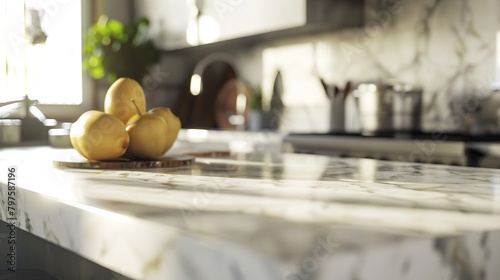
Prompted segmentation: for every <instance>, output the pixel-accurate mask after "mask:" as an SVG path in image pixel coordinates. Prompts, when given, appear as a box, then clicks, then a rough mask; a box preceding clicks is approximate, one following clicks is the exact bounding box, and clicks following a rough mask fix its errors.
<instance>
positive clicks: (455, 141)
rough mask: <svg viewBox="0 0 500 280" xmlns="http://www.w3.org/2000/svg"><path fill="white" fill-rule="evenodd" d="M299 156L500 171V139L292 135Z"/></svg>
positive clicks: (442, 135) (449, 135)
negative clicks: (368, 159) (320, 156)
mask: <svg viewBox="0 0 500 280" xmlns="http://www.w3.org/2000/svg"><path fill="white" fill-rule="evenodd" d="M283 141H284V142H285V143H288V144H291V145H292V147H293V150H294V151H295V152H297V153H313V154H327V155H332V156H340V157H356V158H372V159H380V160H391V161H406V162H419V163H433V164H449V165H462V166H472V167H488V168H500V135H492V134H484V135H471V134H461V133H448V132H446V133H444V132H379V133H375V134H371V135H368V134H361V133H292V134H289V135H287V136H285V137H284V139H283Z"/></svg>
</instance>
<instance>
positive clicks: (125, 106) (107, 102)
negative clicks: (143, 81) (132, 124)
mask: <svg viewBox="0 0 500 280" xmlns="http://www.w3.org/2000/svg"><path fill="white" fill-rule="evenodd" d="M132 99H134V100H135V102H136V104H137V107H138V108H139V112H140V113H141V114H143V113H145V112H146V97H145V95H144V91H143V89H142V87H141V85H140V84H139V83H138V82H137V81H135V80H134V79H130V78H119V79H118V80H116V81H115V82H114V83H113V84H112V85H111V86H110V87H109V89H108V91H107V92H106V96H105V98H104V112H106V113H108V114H110V115H113V116H115V117H117V118H118V119H120V120H121V121H122V122H123V123H124V124H126V123H127V121H128V120H129V119H130V118H131V117H132V116H133V115H135V114H137V110H136V108H135V107H134V105H133V104H132V103H131V102H130V101H131V100H132Z"/></svg>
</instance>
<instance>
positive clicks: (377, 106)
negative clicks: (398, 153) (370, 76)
mask: <svg viewBox="0 0 500 280" xmlns="http://www.w3.org/2000/svg"><path fill="white" fill-rule="evenodd" d="M392 95H393V91H391V90H388V86H387V85H384V84H375V83H363V84H360V85H359V86H358V88H357V89H356V90H355V92H354V97H356V101H357V105H358V112H359V117H360V122H361V129H362V132H363V133H368V134H371V133H375V132H382V131H390V130H392Z"/></svg>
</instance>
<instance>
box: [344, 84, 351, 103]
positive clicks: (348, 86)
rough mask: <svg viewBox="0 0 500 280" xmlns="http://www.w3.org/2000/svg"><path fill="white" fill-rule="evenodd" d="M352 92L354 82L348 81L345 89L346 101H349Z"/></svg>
mask: <svg viewBox="0 0 500 280" xmlns="http://www.w3.org/2000/svg"><path fill="white" fill-rule="evenodd" d="M351 90H352V82H351V81H347V83H346V85H345V88H344V96H343V97H344V100H346V99H347V96H348V95H349V93H350V92H351Z"/></svg>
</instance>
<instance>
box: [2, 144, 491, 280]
mask: <svg viewBox="0 0 500 280" xmlns="http://www.w3.org/2000/svg"><path fill="white" fill-rule="evenodd" d="M196 145H197V147H198V149H200V147H203V144H196ZM186 147H188V146H185V147H184V148H186ZM187 150H189V148H186V149H184V150H183V149H174V150H173V151H171V152H172V153H174V154H175V153H184V152H185V151H187ZM200 150H202V149H200ZM208 150H209V149H208ZM208 150H207V151H208ZM74 152H75V151H74V150H71V149H53V148H50V147H22V148H8V149H0V166H1V169H0V170H2V173H1V174H2V175H0V183H1V189H0V196H1V201H0V202H1V209H0V217H1V220H2V221H4V222H9V217H10V216H9V215H10V214H11V213H9V211H8V196H9V195H8V193H7V186H6V184H7V180H8V178H7V177H8V175H7V173H8V167H15V168H16V172H17V173H16V186H17V187H16V194H15V197H16V205H15V207H16V209H15V211H16V212H15V221H16V222H17V224H16V225H17V226H18V227H19V228H20V229H21V230H22V231H23V232H24V231H26V232H29V233H30V234H32V235H34V236H37V237H39V238H41V239H42V240H45V241H48V242H50V243H52V244H55V245H57V246H58V247H62V248H64V249H65V250H68V251H70V252H72V253H74V254H76V255H78V256H80V257H82V258H84V259H86V260H89V261H91V262H93V263H95V264H96V265H99V266H102V267H104V268H106V269H109V270H110V271H114V272H116V273H117V274H116V275H115V276H114V277H113V278H110V279H127V278H132V279H175V280H183V279H186V280H187V279H190V280H191V279H207V280H211V279H214V280H215V279H217V280H224V279H228V280H229V279H259V280H274V279H288V280H296V279H336V280H343V279H346V280H347V279H356V280H368V279H383V280H400V279H408V280H410V279H411V280H412V279H415V280H421V279H436V280H455V279H487V280H497V279H500V266H499V265H498V264H500V170H494V169H480V168H470V167H452V166H445V165H430V164H416V163H403V162H389V161H377V160H371V159H346V158H336V157H327V156H321V155H306V154H293V153H287V152H268V151H260V152H259V151H257V152H253V153H227V154H225V153H206V154H199V156H196V158H195V161H194V163H193V164H192V165H190V166H181V167H174V168H157V169H134V170H91V169H63V168H57V167H54V166H53V160H54V158H56V157H58V158H61V157H64V158H66V159H67V158H72V157H74V156H75V155H74ZM171 152H169V153H171ZM47 257H49V258H50V256H47ZM61 266H64V264H61ZM47 272H49V273H51V274H52V275H53V276H56V275H55V274H57V273H62V272H54V271H47ZM60 275H62V274H60ZM65 277H74V276H65ZM67 279H69V278H67Z"/></svg>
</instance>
